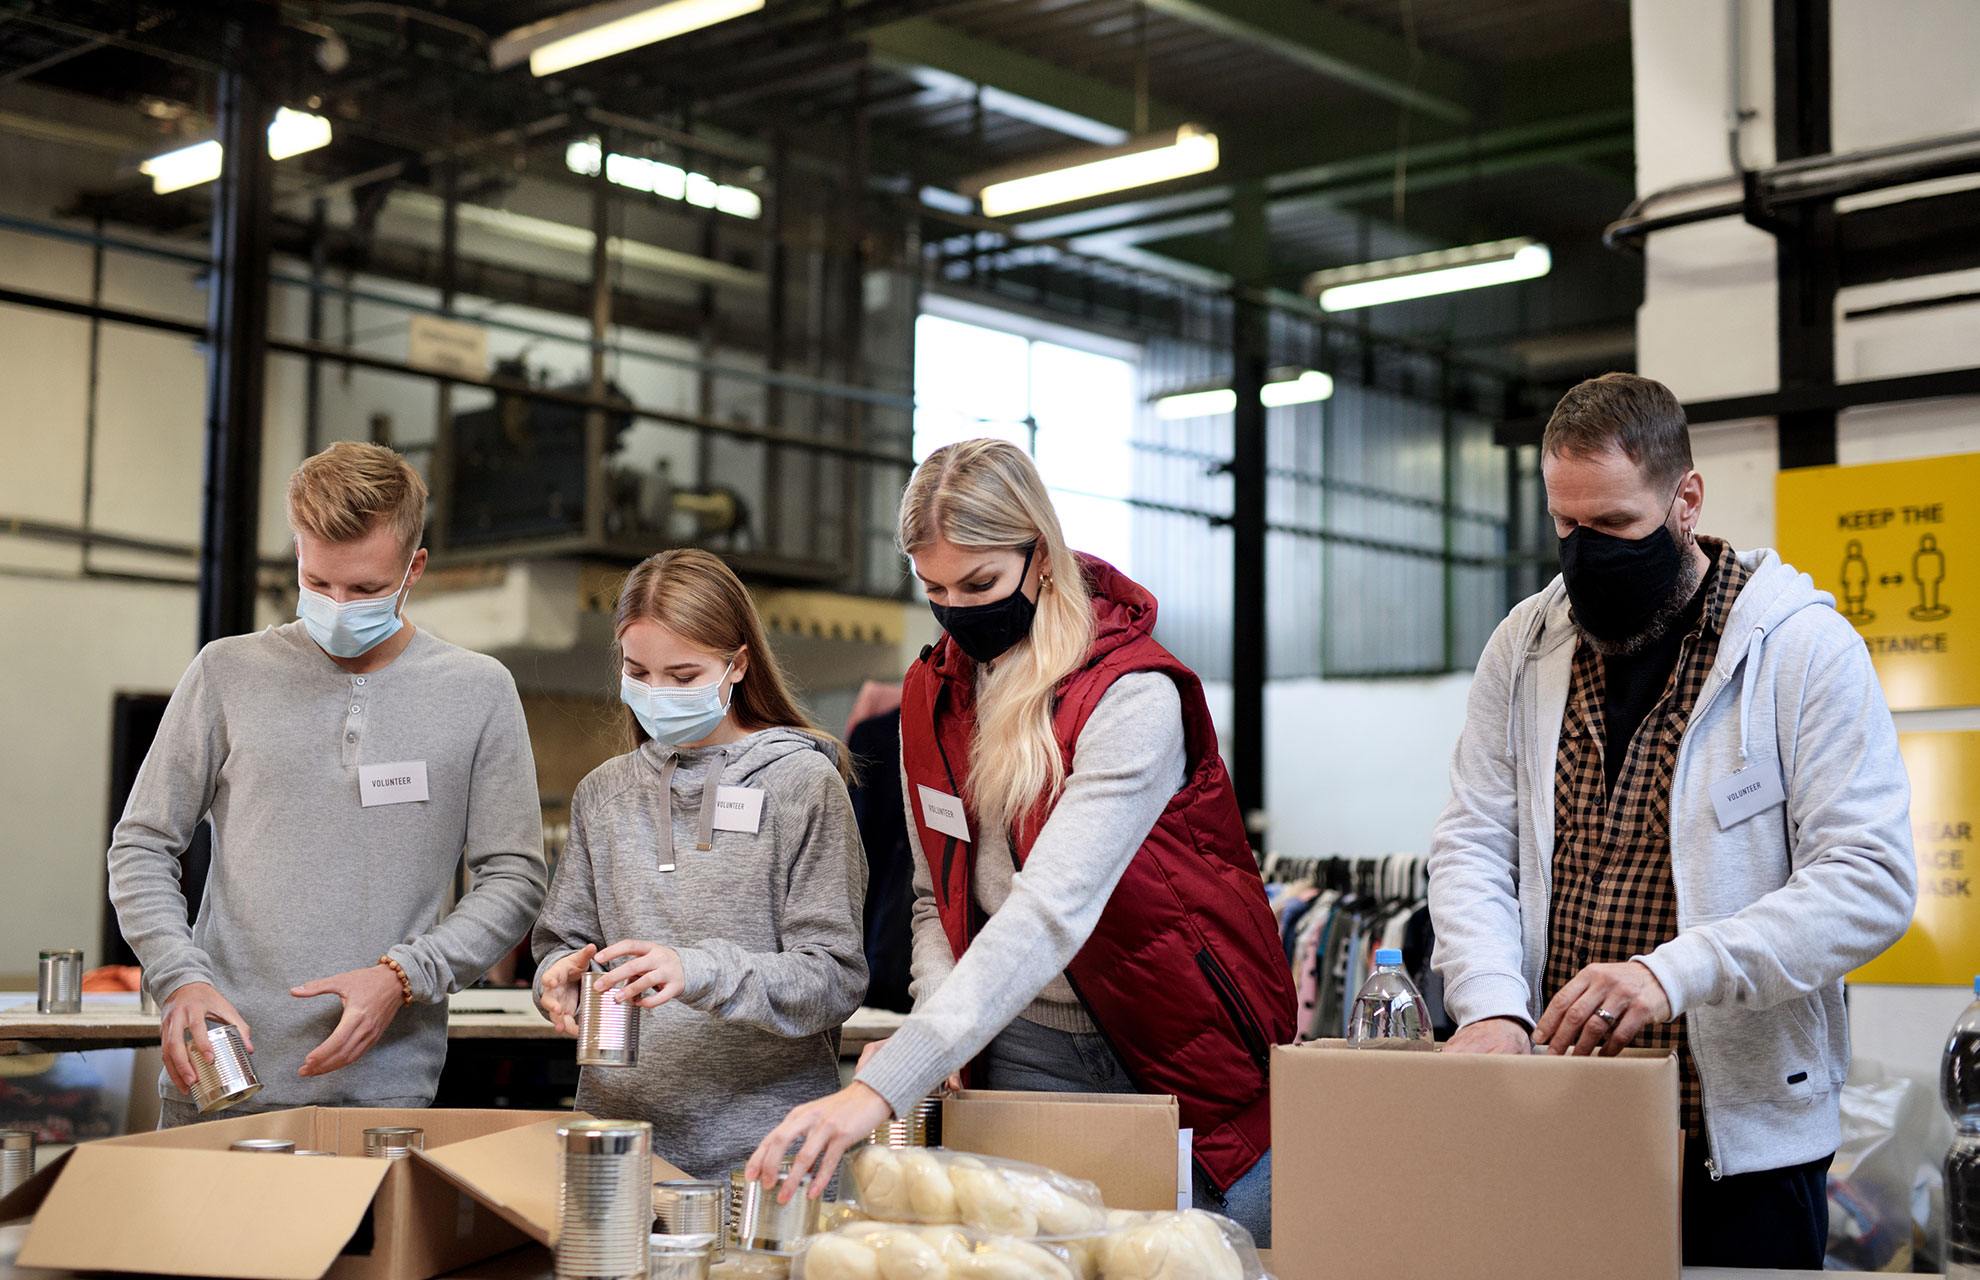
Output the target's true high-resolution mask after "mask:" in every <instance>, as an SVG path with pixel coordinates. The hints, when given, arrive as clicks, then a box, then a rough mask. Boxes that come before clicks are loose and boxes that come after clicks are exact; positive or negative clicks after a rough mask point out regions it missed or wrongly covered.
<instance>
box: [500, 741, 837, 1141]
mask: <svg viewBox="0 0 1980 1280" xmlns="http://www.w3.org/2000/svg"><path fill="white" fill-rule="evenodd" d="M828 752H829V748H828V747H826V745H825V744H824V743H822V742H820V740H819V739H817V738H814V737H812V736H811V735H809V734H806V733H801V732H799V731H798V730H795V729H765V730H761V731H759V732H757V733H752V734H748V735H746V736H745V737H742V738H740V739H738V740H737V741H735V742H732V743H729V744H728V745H727V746H723V747H702V748H699V749H696V750H676V749H673V748H669V747H663V746H659V745H657V744H655V743H651V742H649V743H647V744H646V745H645V746H643V747H641V748H640V749H639V750H637V751H634V752H630V753H628V754H626V755H623V756H619V757H618V758H616V759H613V760H608V761H606V762H605V763H604V764H602V765H600V766H599V767H598V768H597V769H595V770H593V771H592V772H591V774H590V775H589V776H588V777H586V778H585V780H584V781H583V782H581V783H579V784H578V788H577V793H576V794H575V795H574V796H573V797H572V799H571V833H570V839H569V841H568V842H567V843H566V844H565V845H564V851H563V854H562V856H561V857H560V858H559V860H558V863H557V871H556V875H555V877H554V878H553V879H552V881H551V884H550V896H549V900H548V901H547V902H546V903H545V904H544V908H543V915H542V917H541V918H540V919H539V920H538V921H537V924H536V933H535V936H534V938H533V943H534V947H535V951H536V957H537V967H536V994H537V999H538V1000H539V1001H541V999H542V996H543V988H542V981H543V973H544V971H545V970H546V969H548V968H549V967H550V965H552V964H554V963H556V961H557V960H559V959H561V958H562V957H564V956H566V955H569V954H570V953H571V952H573V951H576V950H579V949H581V948H582V947H583V946H584V945H585V944H586V943H596V944H597V945H599V946H600V947H605V946H609V945H610V944H612V943H615V942H622V941H625V940H627V939H638V940H642V941H647V942H658V943H661V944H662V945H664V946H668V947H672V948H673V949H674V950H675V951H677V952H679V953H680V957H681V966H682V968H683V969H684V970H685V972H686V975H687V986H686V989H685V990H684V991H683V992H682V994H681V996H680V998H679V999H677V1000H673V1001H671V1002H669V1003H667V1004H664V1005H662V1006H660V1007H659V1008H657V1009H642V1010H641V1011H640V1045H639V1065H638V1066H636V1067H586V1068H584V1069H583V1073H582V1076H581V1078H580V1081H579V1084H578V1097H577V1104H578V1107H579V1109H580V1110H583V1111H588V1112H590V1113H591V1114H593V1115H596V1116H599V1117H601V1118H608V1119H613V1120H648V1121H651V1122H652V1123H653V1138H654V1141H653V1147H654V1153H655V1154H656V1155H659V1156H661V1157H663V1158H664V1159H666V1160H669V1161H671V1162H672V1163H674V1164H675V1165H677V1166H679V1167H680V1168H681V1169H683V1170H685V1171H686V1172H687V1173H689V1174H690V1175H692V1176H694V1177H717V1176H720V1175H721V1174H723V1173H724V1172H726V1171H727V1170H729V1169H731V1168H734V1167H737V1166H739V1165H741V1164H742V1163H743V1162H744V1161H745V1160H746V1159H748V1157H749V1154H750V1152H751V1151H753V1150H755V1148H756V1144H757V1143H758V1142H760V1141H762V1139H763V1135H764V1134H766V1133H768V1132H769V1131H770V1130H771V1129H773V1128H775V1127H776V1125H777V1123H778V1122H779V1121H780V1120H782V1119H783V1118H784V1114H785V1113H786V1112H788V1111H789V1110H790V1109H791V1108H792V1107H794V1106H797V1105H798V1104H800V1103H804V1102H810V1101H812V1100H813V1099H816V1098H821V1097H823V1096H825V1095H826V1094H828V1093H831V1092H833V1091H834V1090H836V1089H837V1088H838V1087H839V1027H840V1026H841V1025H842V1024H843V1023H844V1022H845V1020H846V1019H847V1018H848V1017H850V1016H851V1015H852V1013H853V1011H854V1010H855V1009H857V1008H858V1007H859V1002H860V998H861V997H862V996H864V995H865V994H866V957H865V953H864V950H863V947H862V933H861V928H860V908H861V904H862V903H863V902H864V900H865V895H866V855H865V852H864V850H863V848H862V847H861V845H860V841H859V829H858V827H857V825H856V824H855V823H854V821H853V814H852V802H851V800H850V799H849V798H848V797H847V795H846V787H845V783H844V782H842V781H841V780H840V778H839V773H838V770H837V768H836V767H834V765H833V763H832V758H831V756H830V755H829V754H828ZM717 772H719V777H720V784H721V785H722V786H725V787H749V788H756V789H760V790H761V791H762V792H763V793H764V794H763V809H762V819H761V823H760V825H759V827H758V830H757V831H756V833H755V834H749V833H747V832H743V831H727V830H711V828H712V827H713V825H714V817H715V807H714V803H713V801H714V800H715V798H716V795H715V794H710V791H711V789H710V788H709V787H708V786H707V785H706V784H707V780H708V778H709V777H710V776H711V774H716V773H717ZM670 775H671V776H670ZM670 783H671V786H670V785H669V784H670ZM670 790H671V796H670V795H669V791H670ZM717 794H719V793H717ZM670 808H671V810H672V815H673V820H672V822H671V823H669V822H668V821H667V820H666V816H667V814H668V812H669V809H670ZM697 844H707V845H711V846H712V847H710V848H708V849H707V850H706V851H702V850H700V849H697V847H696V846H697ZM669 863H671V864H672V865H673V866H674V868H675V869H674V870H672V871H662V870H660V869H659V868H660V867H662V866H665V865H667V864H669Z"/></svg>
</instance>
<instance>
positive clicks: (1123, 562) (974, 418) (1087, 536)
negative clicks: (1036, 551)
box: [914, 315, 1137, 574]
mask: <svg viewBox="0 0 1980 1280" xmlns="http://www.w3.org/2000/svg"><path fill="white" fill-rule="evenodd" d="M1136 379H1137V375H1136V370H1135V365H1134V362H1133V361H1132V360H1130V359H1127V358H1124V357H1123V356H1122V355H1120V354H1104V353H1101V352H1098V351H1094V350H1085V349H1081V348H1079V347H1075V346H1070V345H1067V344H1066V343H1062V342H1054V341H1049V340H1046V339H1044V338H1038V337H1032V336H1028V335H1026V334H1022V333H1014V332H1009V331H1006V330H1002V329H997V328H991V327H988V326H986V325H982V324H976V323H971V322H969V321H965V320H959V319H954V318H951V317H949V316H943V315H923V316H922V317H920V319H919V320H918V321H917V323H916V325H915V361H914V395H915V415H914V456H915V459H916V461H919V460H921V459H923V458H926V457H927V456H928V455H929V454H931V453H933V452H934V451H935V450H937V449H939V448H941V447H942V446H943V445H946V444H953V443H955V442H956V441H958V440H968V439H972V438H974V437H977V436H994V437H996V438H998V439H1000V440H1008V441H1010V442H1011V443H1012V444H1015V445H1017V446H1019V447H1020V448H1022V449H1024V450H1025V451H1026V452H1028V453H1030V454H1031V455H1032V457H1033V458H1035V459H1036V460H1037V462H1038V470H1039V473H1040V474H1041V475H1043V476H1044V478H1045V485H1046V488H1047V489H1049V490H1050V491H1051V494H1052V503H1053V505H1054V506H1055V507H1056V508H1057V509H1058V512H1059V519H1060V521H1061V523H1062V524H1064V526H1065V531H1066V538H1067V540H1068V541H1069V542H1071V543H1072V545H1073V546H1074V547H1075V548H1077V549H1078V550H1081V551H1086V552H1089V553H1091V554H1093V555H1096V556H1099V557H1100V558H1101V559H1103V560H1106V561H1108V562H1110V563H1112V564H1114V565H1115V566H1117V567H1118V568H1120V569H1121V570H1122V571H1123V572H1126V573H1130V574H1131V573H1133V572H1134V569H1133V559H1134V557H1133V545H1132V543H1133V536H1134V519H1133V511H1132V508H1130V506H1129V505H1128V497H1129V482H1130V480H1131V478H1132V474H1133V453H1132V448H1131V442H1132V439H1133V433H1134V419H1135V404H1136V401H1135V386H1136Z"/></svg>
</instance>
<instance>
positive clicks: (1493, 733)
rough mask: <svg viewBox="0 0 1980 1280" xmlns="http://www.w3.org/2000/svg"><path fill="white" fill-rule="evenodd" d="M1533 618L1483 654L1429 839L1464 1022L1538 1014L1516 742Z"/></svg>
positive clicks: (1450, 998)
mask: <svg viewBox="0 0 1980 1280" xmlns="http://www.w3.org/2000/svg"><path fill="white" fill-rule="evenodd" d="M1528 621H1529V620H1528V618H1527V617H1526V616H1524V615H1522V614H1520V613H1517V612H1516V613H1514V615H1513V616H1512V617H1510V618H1507V619H1506V620H1505V621H1504V622H1502V623H1500V624H1499V627H1498V630H1496V631H1494V632H1493V633H1492V639H1491V641H1490V642H1489V643H1488V644H1487V645H1486V646H1485V652H1484V653H1483V654H1482V655H1480V657H1479V659H1478V671H1477V674H1476V675H1475V676H1473V678H1472V682H1471V693H1470V696H1469V698H1468V699H1467V701H1466V704H1465V713H1464V730H1463V732H1462V733H1461V734H1460V735H1459V736H1458V743H1457V749H1456V751H1454V752H1453V753H1452V755H1451V798H1450V800H1449V801H1448V802H1447V803H1446V804H1445V805H1444V812H1443V814H1442V815H1441V816H1439V817H1438V819H1437V826H1436V828H1435V830H1434V831H1433V832H1432V834H1431V837H1430V917H1431V921H1432V923H1433V924H1434V925H1435V927H1436V932H1437V953H1436V959H1435V963H1436V968H1437V972H1438V973H1439V974H1441V975H1443V979H1444V1003H1445V1006H1446V1007H1447V1008H1448V1009H1449V1010H1450V1013H1451V1017H1452V1018H1454V1019H1455V1020H1456V1021H1457V1023H1458V1025H1460V1026H1464V1025H1467V1024H1469V1023H1473V1022H1477V1021H1479V1020H1480V1019H1483V1018H1516V1019H1518V1020H1519V1021H1520V1022H1523V1023H1529V1024H1530V1021H1531V1019H1530V1016H1529V1013H1528V997H1529V995H1530V993H1529V991H1528V990H1527V985H1526V977H1525V970H1524V966H1523V963H1522V962H1523V960H1524V946H1523V941H1522V939H1523V935H1522V934H1521V932H1520V909H1519V794H1518V785H1519V774H1518V770H1519V764H1518V761H1516V760H1514V759H1513V756H1512V750H1511V745H1510V737H1511V723H1512V699H1513V695H1514V691H1515V688H1516V682H1515V680H1514V673H1515V671H1516V670H1517V669H1518V664H1519V661H1520V655H1519V654H1518V653H1517V652H1515V650H1516V648H1517V642H1516V641H1517V637H1518V636H1520V635H1523V634H1524V633H1525V630H1526V627H1527V625H1528Z"/></svg>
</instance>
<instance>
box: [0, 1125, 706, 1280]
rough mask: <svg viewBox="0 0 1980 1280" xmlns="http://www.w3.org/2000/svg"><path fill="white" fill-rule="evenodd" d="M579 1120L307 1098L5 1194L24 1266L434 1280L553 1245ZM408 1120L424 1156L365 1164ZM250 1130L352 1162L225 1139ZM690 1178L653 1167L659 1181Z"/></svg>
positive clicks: (79, 1154)
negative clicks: (306, 1102) (377, 1132)
mask: <svg viewBox="0 0 1980 1280" xmlns="http://www.w3.org/2000/svg"><path fill="white" fill-rule="evenodd" d="M573 1118H574V1117H573V1115H572V1113H570V1112H546V1111H466V1110H463V1111H451V1110H420V1111H394V1110H372V1109H360V1108H347V1109H340V1108H333V1107H301V1108H297V1109H295V1110H292V1111H277V1112H271V1113H268V1114H265V1115H252V1116H242V1117H239V1118H238V1119H234V1120H218V1121H214V1122H212V1123H210V1124H201V1125H192V1126H189V1127H186V1128H182V1129H167V1130H164V1131H162V1132H157V1133H144V1134H134V1135H132V1136H130V1137H126V1138H108V1139H105V1140H103V1141H101V1142H89V1143H84V1144H82V1145H81V1146H79V1147H77V1148H75V1149H74V1150H73V1151H70V1152H68V1153H67V1154H66V1155H64V1156H62V1157H61V1158H60V1159H58V1160H56V1161H54V1162H53V1163H52V1164H50V1165H49V1166H48V1168H46V1169H44V1170H42V1171H41V1172H40V1173H39V1174H37V1175H36V1176H35V1177H34V1178H33V1179H31V1180H30V1181H29V1182H27V1183H26V1184H25V1185H23V1186H22V1187H20V1188H19V1189H18V1190H16V1191H15V1192H14V1194H13V1195H11V1196H8V1197H7V1198H6V1199H4V1200H0V1221H6V1220H9V1219H13V1218H18V1217H22V1216H24V1215H26V1214H30V1213H31V1214H33V1215H34V1222H33V1225H32V1226H31V1227H30V1228H29V1231H28V1236H27V1241H26V1243H25V1244H23V1245H22V1247H21V1251H20V1255H19V1257H18V1259H17V1263H16V1264H17V1265H18V1266H20V1267H23V1268H29V1267H47V1268H54V1269H59V1270H69V1271H127V1272H147V1273H160V1274H165V1275H197V1276H223V1277H243V1278H245V1277H268V1278H269V1280H317V1278H318V1277H326V1276H327V1277H329V1280H427V1277H430V1276H436V1275H440V1274H442V1273H444V1272H447V1271H452V1270H454V1269H455V1268H457V1267H462V1266H465V1265H467V1264H468V1263H471V1262H475V1261H478V1260H480V1259H482V1258H487V1257H490V1256H493V1255H495V1254H498V1253H502V1252H504V1251H505V1250H509V1249H514V1248H516V1247H518V1246H520V1245H523V1244H527V1243H529V1242H530V1241H536V1242H538V1243H540V1244H553V1243H554V1239H553V1237H554V1235H555V1230H556V1221H557V1187H558V1174H557V1170H558V1145H557V1127H558V1126H559V1125H561V1124H564V1123H566V1122H568V1121H569V1120H571V1119H573ZM575 1118H579V1119H582V1118H583V1117H581V1116H580V1117H575ZM401 1124H404V1125H416V1126H418V1127H420V1128H422V1129H424V1130H426V1143H427V1149H426V1150H425V1151H423V1152H415V1153H414V1154H413V1155H412V1156H410V1157H409V1158H407V1159H405V1160H397V1161H387V1160H376V1159H366V1158H364V1137H363V1133H364V1130H366V1129H369V1128H372V1127H374V1126H377V1125H401ZM242 1138H287V1139H289V1140H291V1141H293V1142H294V1143H295V1144H296V1146H297V1147H298V1148H301V1149H305V1150H319V1151H333V1152H335V1153H336V1154H337V1155H339V1156H347V1157H355V1158H353V1159H339V1160H309V1159H303V1160H297V1159H284V1158H282V1157H280V1156H261V1155H248V1154H245V1153H241V1152H234V1151H229V1150H228V1149H227V1148H228V1146H229V1145H230V1144H232V1143H234V1142H236V1141H238V1140H239V1139H242ZM680 1176H682V1175H681V1174H680V1172H679V1171H678V1170H676V1169H674V1168H673V1166H671V1165H668V1164H667V1163H665V1162H664V1161H660V1160H655V1161H654V1179H655V1180H656V1181H658V1180H659V1179H661V1178H668V1177H680Z"/></svg>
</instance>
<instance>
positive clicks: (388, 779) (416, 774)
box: [358, 760, 426, 809]
mask: <svg viewBox="0 0 1980 1280" xmlns="http://www.w3.org/2000/svg"><path fill="white" fill-rule="evenodd" d="M358 799H359V800H361V801H362V802H363V803H364V807H365V808H367V809H369V808H372V807H373V806H374V805H381V804H407V803H410V802H411V801H414V800H424V799H426V761H424V760H401V761H399V763H397V764H361V765H359V766H358Z"/></svg>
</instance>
